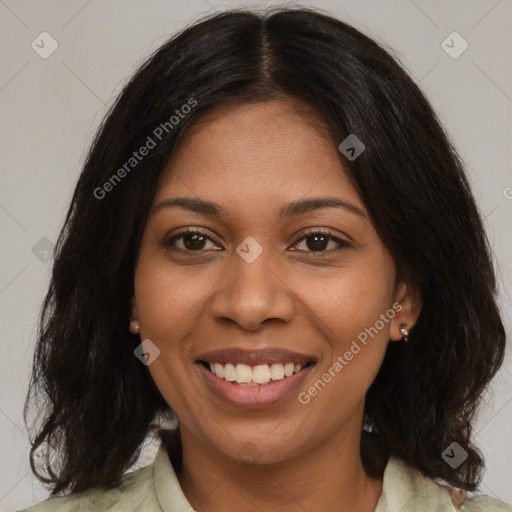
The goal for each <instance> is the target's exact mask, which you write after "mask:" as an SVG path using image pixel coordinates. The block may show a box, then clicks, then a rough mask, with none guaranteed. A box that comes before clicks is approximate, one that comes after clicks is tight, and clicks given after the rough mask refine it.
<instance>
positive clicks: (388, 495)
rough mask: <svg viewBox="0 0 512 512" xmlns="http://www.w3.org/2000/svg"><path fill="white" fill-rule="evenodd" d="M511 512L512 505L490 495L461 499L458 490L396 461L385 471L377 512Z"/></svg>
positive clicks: (401, 461)
mask: <svg viewBox="0 0 512 512" xmlns="http://www.w3.org/2000/svg"><path fill="white" fill-rule="evenodd" d="M394 510H400V511H401V512H420V511H428V512H431V511H433V510H435V511H436V512H458V511H460V512H512V505H509V504H508V503H505V502H503V501H500V500H498V499H495V498H493V497H491V496H487V495H468V496H464V495H461V494H460V492H458V490H456V489H453V488H451V487H449V486H448V485H446V484H444V483H441V482H438V481H434V480H432V479H430V478H427V477H426V476H424V475H423V474H422V473H421V472H420V471H418V470H417V469H416V468H413V467H412V466H409V465H408V464H406V463H405V462H404V461H403V460H401V459H399V458H397V457H391V458H390V459H389V461H388V464H387V466H386V469H385V471H384V482H383V491H382V496H381V500H380V501H379V503H378V506H377V509H376V512H390V511H394Z"/></svg>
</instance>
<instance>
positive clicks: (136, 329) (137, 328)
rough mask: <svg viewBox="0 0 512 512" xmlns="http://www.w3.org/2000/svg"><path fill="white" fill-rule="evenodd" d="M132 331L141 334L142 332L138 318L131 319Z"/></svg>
mask: <svg viewBox="0 0 512 512" xmlns="http://www.w3.org/2000/svg"><path fill="white" fill-rule="evenodd" d="M130 332H131V333H132V334H139V332H140V325H139V322H138V321H137V320H130Z"/></svg>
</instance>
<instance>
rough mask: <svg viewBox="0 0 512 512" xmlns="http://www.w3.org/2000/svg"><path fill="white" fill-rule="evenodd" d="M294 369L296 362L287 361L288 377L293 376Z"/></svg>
mask: <svg viewBox="0 0 512 512" xmlns="http://www.w3.org/2000/svg"><path fill="white" fill-rule="evenodd" d="M293 370H294V364H293V363H286V364H285V365H284V374H285V375H286V376H287V377H291V376H292V375H293Z"/></svg>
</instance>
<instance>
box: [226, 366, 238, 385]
mask: <svg viewBox="0 0 512 512" xmlns="http://www.w3.org/2000/svg"><path fill="white" fill-rule="evenodd" d="M224 379H226V380H227V381H229V382H233V381H234V380H236V373H235V367H234V366H233V365H232V364H231V363H228V364H226V365H225V366H224Z"/></svg>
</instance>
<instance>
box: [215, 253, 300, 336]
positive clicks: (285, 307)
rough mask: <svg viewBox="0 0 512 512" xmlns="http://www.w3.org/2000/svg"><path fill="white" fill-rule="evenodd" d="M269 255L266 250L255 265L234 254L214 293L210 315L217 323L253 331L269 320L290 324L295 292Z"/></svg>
mask: <svg viewBox="0 0 512 512" xmlns="http://www.w3.org/2000/svg"><path fill="white" fill-rule="evenodd" d="M270 252H271V251H270V250H263V252H262V253H261V254H260V256H259V257H258V258H257V259H256V260H255V261H253V262H252V263H248V262H247V261H245V260H244V259H243V258H241V257H240V256H239V255H238V254H237V253H236V252H233V257H232V259H233V262H232V263H231V266H230V269H229V271H228V272H227V274H225V275H224V277H223V278H222V279H221V280H220V281H219V283H218V284H217V286H216V288H215V289H214V292H213V296H212V300H211V313H212V315H213V318H214V319H215V320H217V321H220V322H234V323H236V324H238V325H239V326H240V327H242V328H244V329H246V330H250V331H255V330H258V329H259V328H261V325H262V324H263V323H264V322H267V323H268V322H269V321H270V320H275V321H281V322H283V323H288V322H291V320H292V319H293V315H294V298H293V292H292V290H291V288H290V286H289V284H287V283H286V282H284V280H283V279H282V276H283V272H282V271H281V272H280V271H279V266H278V265H277V263H276V261H275V259H273V258H272V257H271V254H270Z"/></svg>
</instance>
